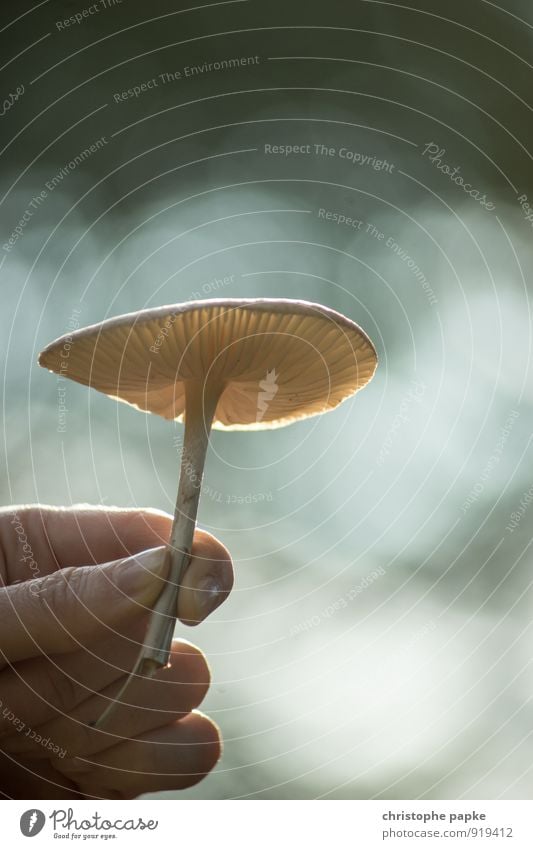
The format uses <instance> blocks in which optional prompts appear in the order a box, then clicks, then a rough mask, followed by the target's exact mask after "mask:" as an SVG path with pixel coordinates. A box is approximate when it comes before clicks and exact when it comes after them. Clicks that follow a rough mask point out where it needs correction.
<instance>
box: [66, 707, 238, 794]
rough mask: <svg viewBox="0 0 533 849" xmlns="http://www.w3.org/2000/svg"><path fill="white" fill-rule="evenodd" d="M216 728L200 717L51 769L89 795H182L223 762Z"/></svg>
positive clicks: (198, 715)
mask: <svg viewBox="0 0 533 849" xmlns="http://www.w3.org/2000/svg"><path fill="white" fill-rule="evenodd" d="M220 753H221V742H220V733H219V730H218V728H217V726H216V725H215V724H214V723H213V722H212V721H211V720H210V719H208V717H206V716H204V715H203V714H201V713H198V712H194V713H190V714H188V716H186V717H185V718H184V719H180V720H179V721H178V722H175V723H173V724H172V725H167V726H165V727H163V728H157V729H155V730H154V731H149V732H148V733H146V734H143V735H141V736H140V737H138V738H137V739H135V740H128V741H126V742H123V743H119V744H118V745H116V746H113V747H112V748H110V749H106V750H105V751H104V752H101V753H100V754H99V755H98V756H93V757H92V758H73V759H66V758H65V760H61V759H57V758H54V759H53V761H52V763H53V766H54V767H55V768H56V769H57V770H59V771H60V772H61V773H62V774H63V775H65V777H66V778H68V779H70V780H71V781H75V782H76V784H77V785H78V787H79V789H80V791H81V792H82V793H85V794H87V795H102V796H104V797H105V796H106V795H107V794H108V793H109V794H112V793H116V792H118V793H119V794H120V795H121V796H122V797H123V798H126V799H131V798H134V797H136V796H139V795H140V794H141V793H155V792H157V791H161V790H183V789H184V788H186V787H191V786H192V785H193V784H197V783H198V782H199V781H201V780H202V778H205V776H206V775H207V774H208V773H209V772H210V771H211V770H212V769H213V767H214V766H215V765H216V763H217V761H218V760H219V758H220Z"/></svg>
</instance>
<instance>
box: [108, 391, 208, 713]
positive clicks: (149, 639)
mask: <svg viewBox="0 0 533 849" xmlns="http://www.w3.org/2000/svg"><path fill="white" fill-rule="evenodd" d="M221 392H222V390H221V389H220V387H216V388H215V387H213V386H210V385H209V384H205V385H204V386H202V385H201V384H199V383H198V382H196V381H187V382H186V384H185V436H184V440H183V451H182V456H181V468H180V479H179V486H178V495H177V498H176V507H175V509H174V521H173V523H172V530H171V532H170V540H169V543H168V546H167V548H166V550H165V554H164V556H165V557H166V558H167V559H168V560H169V561H170V563H169V569H168V572H167V578H166V583H165V586H164V588H163V590H162V591H161V594H160V595H159V598H158V599H157V601H156V603H155V605H154V607H153V609H152V612H151V615H150V622H149V624H148V629H147V631H146V635H145V638H144V645H143V647H142V649H141V652H140V654H139V657H138V659H137V662H136V664H135V666H134V668H133V670H132V672H131V673H130V675H129V676H128V678H127V679H126V682H125V683H124V685H123V687H122V689H121V690H120V692H119V693H118V695H117V696H116V697H115V699H114V701H113V702H111V703H110V704H109V705H108V707H107V708H106V709H105V711H104V712H103V713H102V715H101V716H100V718H99V719H98V720H97V721H96V723H94V724H93V726H94V727H96V728H101V727H102V725H103V724H104V722H105V720H106V719H108V718H109V716H110V714H111V712H112V711H113V710H114V708H115V706H116V704H117V703H118V702H119V701H120V698H121V696H122V695H123V694H124V692H125V690H126V689H127V687H128V685H129V683H130V681H131V679H132V677H133V676H134V675H141V676H148V677H152V676H153V675H154V674H155V673H156V672H157V670H158V669H161V668H162V667H164V666H167V665H168V662H169V657H170V649H171V645H172V637H173V634H174V626H175V622H176V615H177V607H178V597H179V591H180V587H181V585H182V582H183V577H184V575H185V572H186V571H187V568H188V566H189V563H190V560H191V548H192V542H193V537H194V529H195V526H196V514H197V512H198V502H199V500H200V492H201V486H202V476H203V471H204V464H205V457H206V453H207V447H208V445H209V434H210V432H211V425H212V423H213V418H214V415H215V410H216V407H217V404H218V400H219V398H220V395H221Z"/></svg>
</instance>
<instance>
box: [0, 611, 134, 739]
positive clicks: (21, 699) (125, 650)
mask: <svg viewBox="0 0 533 849" xmlns="http://www.w3.org/2000/svg"><path fill="white" fill-rule="evenodd" d="M146 621H147V617H145V618H144V619H143V618H139V619H134V620H133V621H132V622H130V623H128V625H127V628H124V629H123V633H122V634H121V635H120V636H113V637H112V638H108V637H105V638H104V639H101V640H99V641H97V642H95V643H93V644H92V645H91V647H90V648H88V649H86V650H85V649H83V650H80V651H76V652H70V653H67V654H61V655H50V656H46V655H43V656H41V657H37V658H29V659H28V660H23V661H21V662H20V663H17V664H16V665H13V666H9V667H6V668H5V669H4V670H2V672H0V696H1V699H2V702H1V704H0V745H1V741H2V739H3V738H4V737H6V736H10V735H16V734H22V733H26V731H27V729H28V728H36V727H38V726H40V725H42V724H43V723H45V722H47V721H48V720H50V719H52V718H54V717H55V716H57V715H58V713H59V715H60V716H63V715H65V714H68V713H69V712H70V711H72V709H73V708H74V707H76V705H78V704H80V703H81V702H83V701H84V700H85V699H87V698H89V696H91V695H93V694H94V693H98V692H99V691H100V690H102V689H104V688H105V687H107V686H108V685H109V684H112V683H113V682H114V681H117V680H118V679H119V678H121V677H123V676H124V675H127V674H128V673H129V672H130V671H131V669H133V666H134V664H135V661H136V659H137V657H138V654H139V650H140V645H141V644H142V640H143V636H144V633H145V630H146Z"/></svg>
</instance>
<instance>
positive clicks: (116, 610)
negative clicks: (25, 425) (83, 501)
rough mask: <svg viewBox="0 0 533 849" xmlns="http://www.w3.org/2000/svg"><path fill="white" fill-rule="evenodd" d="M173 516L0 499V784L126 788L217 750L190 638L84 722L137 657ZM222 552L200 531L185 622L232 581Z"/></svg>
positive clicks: (182, 606)
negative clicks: (1, 502)
mask: <svg viewBox="0 0 533 849" xmlns="http://www.w3.org/2000/svg"><path fill="white" fill-rule="evenodd" d="M170 527H171V518H170V517H169V516H167V515H166V514H164V513H160V512H157V511H152V510H142V511H141V510H119V509H115V508H113V509H104V508H98V507H87V506H81V507H73V508H68V509H66V508H53V507H42V506H30V507H7V508H3V509H0V794H2V795H3V796H4V797H7V798H27V799H34V798H44V799H55V798H59V799H64V798H133V797H135V796H138V795H140V794H141V793H153V792H156V791H160V790H178V789H183V788H185V787H188V786H190V785H192V784H195V783H197V782H198V781H200V780H201V779H202V778H203V777H204V776H205V775H206V774H207V773H208V772H209V771H210V770H211V769H212V768H213V766H214V765H215V764H216V762H217V761H218V759H219V756H220V751H221V743H220V735H219V731H218V728H217V727H216V725H215V724H214V723H213V722H212V721H211V720H210V719H208V718H207V717H206V716H204V715H203V714H201V713H199V712H198V711H195V710H194V708H196V707H197V706H198V705H199V704H200V702H201V701H202V699H203V698H204V696H205V694H206V692H207V689H208V687H209V680H210V675H209V668H208V666H207V662H206V659H205V657H204V655H203V654H202V653H201V651H200V650H199V649H197V648H196V647H194V646H193V645H191V644H190V643H188V642H184V641H180V640H174V641H173V643H172V654H171V665H170V666H169V667H167V668H165V669H161V670H159V671H158V672H157V673H156V675H155V677H154V678H151V679H150V678H143V677H138V678H136V679H135V680H134V681H133V682H132V683H131V686H129V687H128V688H127V690H126V692H125V694H124V696H123V697H122V699H123V701H124V703H122V702H121V705H120V706H118V707H117V709H116V710H115V711H114V713H113V715H112V717H110V719H109V721H108V723H106V726H105V730H96V729H94V728H91V727H90V726H89V723H90V722H93V721H95V720H96V719H98V717H99V716H100V714H101V713H102V712H103V711H104V709H105V708H106V707H107V706H108V705H109V703H110V700H113V699H114V698H115V697H116V695H117V693H118V692H119V691H120V689H121V687H122V684H123V683H124V681H125V679H126V677H127V675H128V673H129V672H130V671H131V669H132V668H133V666H134V663H135V660H136V658H137V655H138V653H139V651H140V647H141V644H142V640H143V635H144V632H145V630H146V626H147V622H148V618H149V613H150V609H151V607H152V605H153V604H154V602H155V601H156V599H157V597H158V595H159V593H160V592H161V589H162V588H163V585H164V579H165V572H166V569H167V566H166V565H165V558H164V557H163V556H162V555H163V551H164V549H163V548H161V546H163V545H164V544H165V543H166V542H167V541H168V538H169V535H170ZM232 585H233V569H232V564H231V558H230V555H229V553H228V552H227V550H226V549H225V548H224V546H223V545H221V543H220V542H218V541H217V540H216V539H215V538H214V537H212V536H211V535H210V534H208V533H206V532H205V531H199V530H197V531H196V533H195V537H194V544H193V549H192V559H191V563H190V565H189V567H188V569H187V572H186V574H185V576H184V579H183V586H182V589H181V590H180V596H179V601H178V611H177V615H178V616H179V618H180V619H181V621H182V622H184V623H185V624H188V625H194V624H197V623H198V622H200V621H202V620H203V619H205V617H206V616H208V615H209V614H210V613H211V612H212V611H213V610H214V609H215V608H216V607H218V606H219V604H221V603H222V602H223V601H224V599H225V598H226V597H227V595H228V594H229V592H230V591H231V587H232Z"/></svg>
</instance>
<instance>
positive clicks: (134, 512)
mask: <svg viewBox="0 0 533 849" xmlns="http://www.w3.org/2000/svg"><path fill="white" fill-rule="evenodd" d="M171 527H172V517H171V516H169V515H168V514H166V513H163V512H161V511H159V510H151V509H145V510H140V509H119V508H108V507H93V506H89V505H80V506H78V507H76V506H74V507H49V506H47V505H30V506H17V505H15V506H13V507H3V508H1V509H0V539H1V540H2V546H1V554H2V560H3V562H0V574H1V573H3V574H4V578H5V583H6V584H11V583H13V582H14V581H26V580H28V578H32V577H39V576H42V575H49V574H50V573H51V572H55V570H56V569H61V568H63V567H64V566H86V565H91V564H95V563H106V562H108V561H110V560H119V559H120V558H121V557H129V556H130V555H131V554H137V552H139V551H145V550H146V549H148V548H156V547H157V546H160V545H165V544H166V543H167V542H168V540H169V537H170V529H171ZM26 539H27V543H25V540H26ZM24 544H26V545H29V546H30V548H31V555H33V560H34V561H35V563H36V564H37V566H36V567H35V566H33V568H31V569H30V567H29V564H30V563H31V559H30V552H29V551H28V550H27V549H26V550H25V549H24ZM24 558H26V559H24ZM2 567H3V568H2Z"/></svg>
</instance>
